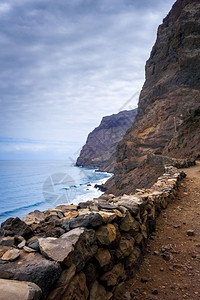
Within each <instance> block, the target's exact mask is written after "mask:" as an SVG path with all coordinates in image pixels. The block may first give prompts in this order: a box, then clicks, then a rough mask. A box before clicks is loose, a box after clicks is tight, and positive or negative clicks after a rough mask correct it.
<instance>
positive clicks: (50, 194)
mask: <svg viewBox="0 0 200 300" xmlns="http://www.w3.org/2000/svg"><path fill="white" fill-rule="evenodd" d="M110 177H111V174H108V173H101V172H95V169H93V168H80V167H76V166H74V165H73V164H72V163H71V162H66V161H0V223H2V222H3V221H5V220H6V219H7V218H9V217H16V216H17V217H20V218H22V217H23V216H25V215H26V214H27V213H29V212H31V211H34V210H35V209H39V210H41V211H43V210H46V209H48V208H55V207H56V206H57V205H59V204H62V203H68V204H70V203H73V204H78V203H79V202H84V201H87V200H91V199H93V198H95V197H99V196H100V195H101V194H102V193H101V192H100V191H99V190H97V189H96V188H94V185H95V184H96V183H97V184H102V183H104V182H105V181H106V180H107V179H108V178H110Z"/></svg>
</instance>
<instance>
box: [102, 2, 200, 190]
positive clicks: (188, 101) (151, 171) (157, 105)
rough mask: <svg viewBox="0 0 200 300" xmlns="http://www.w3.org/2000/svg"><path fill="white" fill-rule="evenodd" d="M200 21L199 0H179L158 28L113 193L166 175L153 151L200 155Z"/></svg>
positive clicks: (119, 155) (112, 181) (121, 145)
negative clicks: (136, 111) (150, 154)
mask: <svg viewBox="0 0 200 300" xmlns="http://www.w3.org/2000/svg"><path fill="white" fill-rule="evenodd" d="M199 20H200V2H199V1H198V0H178V1H176V3H175V4H174V6H173V8H172V10H171V11H170V13H169V14H168V16H167V17H166V18H165V19H164V21H163V24H162V25H160V26H159V29H158V35H157V41H156V43H155V45H154V47H153V49H152V52H151V55H150V58H149V60H148V61H147V63H146V81H145V84H144V86H143V89H142V91H141V94H140V99H139V104H138V114H137V117H136V119H135V122H134V124H133V126H132V127H131V129H130V130H129V131H128V132H127V133H126V134H125V136H124V138H123V140H122V141H121V142H120V143H119V145H118V147H117V163H116V165H115V170H114V174H115V175H114V177H112V178H111V179H110V180H109V181H108V183H107V184H106V187H107V188H108V192H112V193H114V194H124V193H130V192H134V191H135V189H136V188H142V187H150V186H151V185H152V184H153V183H154V182H155V181H156V180H157V178H158V177H159V176H160V175H161V174H162V173H163V165H162V164H157V159H156V158H155V157H152V156H151V157H148V154H149V153H152V154H154V155H157V154H160V155H163V154H164V155H165V156H171V157H177V158H183V157H184V158H191V157H199V153H200V143H199V140H200V124H199V108H200V69H199V64H200V35H199V32H200V22H199ZM154 158H155V160H154Z"/></svg>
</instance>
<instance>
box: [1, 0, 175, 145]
mask: <svg viewBox="0 0 200 300" xmlns="http://www.w3.org/2000/svg"><path fill="white" fill-rule="evenodd" d="M3 3H4V2H3ZM5 3H6V4H7V7H9V9H8V8H7V10H6V9H5V8H4V12H2V13H1V7H3V6H1V5H2V4H1V5H0V46H1V52H0V64H1V65H0V95H1V102H0V109H1V114H2V115H1V120H0V128H1V129H0V136H2V137H13V138H30V139H39V140H43V139H44V138H46V139H49V140H64V141H74V142H76V141H77V140H78V141H79V142H80V141H81V142H82V143H83V142H84V140H85V138H86V136H87V133H88V132H89V131H90V130H92V129H93V127H94V126H97V125H98V123H99V122H100V119H101V118H102V116H104V115H107V114H111V113H115V112H117V111H118V110H119V109H120V107H122V106H123V104H124V103H125V102H126V101H127V99H129V98H130V97H131V96H132V95H133V94H134V93H135V92H137V91H139V90H140V89H141V86H142V84H143V81H144V64H145V61H146V59H147V58H148V56H149V52H150V50H151V47H152V45H153V43H154V40H155V37H156V28H157V26H158V25H159V23H160V22H161V21H162V18H163V17H164V16H165V14H166V13H167V11H168V10H169V8H170V7H171V5H172V3H173V1H172V0H159V1H154V0H151V1H145V0H140V1H139V0H138V1H135V0H134V1H133V0H123V1H122V0H115V1H114V0H101V1H100V0H96V1H94V0H93V1H92V0H73V1H71V0H70V1H69V0H58V1H53V0H48V1H47V0H34V1H33V0H29V1H27V0H26V1H25V0H15V1H14V0H7V1H6V2H5ZM136 103H137V97H135V99H134V100H133V101H132V103H131V105H132V106H134V105H136Z"/></svg>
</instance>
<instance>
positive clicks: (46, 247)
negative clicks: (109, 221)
mask: <svg viewBox="0 0 200 300" xmlns="http://www.w3.org/2000/svg"><path fill="white" fill-rule="evenodd" d="M95 240H96V237H95V232H94V230H88V229H85V228H76V229H73V230H71V231H69V232H67V233H65V234H63V235H62V236H61V237H60V238H58V239H56V238H41V239H39V246H40V251H41V253H42V254H43V255H44V256H46V257H48V258H50V259H52V260H54V261H56V262H59V263H62V264H64V265H66V266H68V267H69V266H70V265H71V264H72V263H73V264H75V265H76V266H77V268H81V266H82V267H84V265H85V262H86V261H87V260H88V259H90V258H91V257H92V256H93V255H94V254H95V253H96V251H97V246H96V244H95Z"/></svg>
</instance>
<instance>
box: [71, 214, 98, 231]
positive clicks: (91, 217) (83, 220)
mask: <svg viewBox="0 0 200 300" xmlns="http://www.w3.org/2000/svg"><path fill="white" fill-rule="evenodd" d="M102 223H103V220H102V217H101V216H100V215H99V214H93V213H90V214H88V215H82V216H79V217H77V218H73V219H71V220H69V226H70V229H74V228H77V227H88V228H95V227H98V226H100V225H102Z"/></svg>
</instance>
